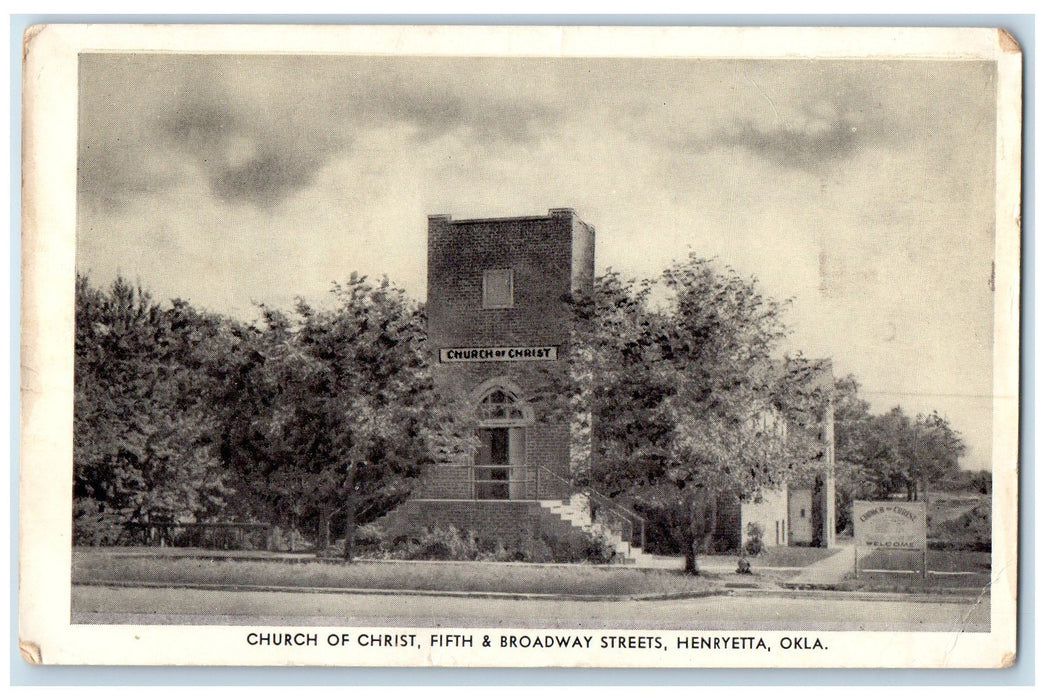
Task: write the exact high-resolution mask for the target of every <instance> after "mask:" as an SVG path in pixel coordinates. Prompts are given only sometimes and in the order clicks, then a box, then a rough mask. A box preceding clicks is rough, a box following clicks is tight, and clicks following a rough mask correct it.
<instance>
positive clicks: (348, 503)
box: [343, 464, 356, 562]
mask: <svg viewBox="0 0 1045 700" xmlns="http://www.w3.org/2000/svg"><path fill="white" fill-rule="evenodd" d="M355 537H356V468H355V465H354V464H353V465H351V466H349V468H348V478H347V479H346V480H345V550H344V553H343V557H344V560H345V561H346V562H350V561H352V556H353V545H354V543H353V540H354V539H355Z"/></svg>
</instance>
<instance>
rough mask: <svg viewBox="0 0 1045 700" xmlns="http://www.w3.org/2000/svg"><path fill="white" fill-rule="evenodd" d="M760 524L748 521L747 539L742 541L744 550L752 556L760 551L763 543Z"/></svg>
mask: <svg viewBox="0 0 1045 700" xmlns="http://www.w3.org/2000/svg"><path fill="white" fill-rule="evenodd" d="M762 534H763V532H762V526H761V525H759V524H758V523H748V525H747V540H745V541H744V551H745V552H746V553H748V554H750V555H751V556H753V557H757V556H758V555H759V554H761V553H762V549H763V548H764V546H765V545H764V544H763V541H762Z"/></svg>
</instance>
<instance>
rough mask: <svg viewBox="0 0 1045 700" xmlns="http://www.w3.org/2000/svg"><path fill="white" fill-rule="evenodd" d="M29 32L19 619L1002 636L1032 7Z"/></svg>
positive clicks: (867, 639) (506, 647) (700, 643)
mask: <svg viewBox="0 0 1045 700" xmlns="http://www.w3.org/2000/svg"><path fill="white" fill-rule="evenodd" d="M23 59H24V74H23V80H24V100H23V107H24V119H23V125H24V126H23V129H24V132H23V208H22V210H23V217H24V218H23V231H22V236H23V245H22V251H23V260H22V280H21V282H22V315H21V318H22V328H21V343H22V346H21V352H22V356H21V362H22V367H23V372H22V386H21V402H22V403H21V405H22V418H23V421H22V425H21V431H22V433H21V444H22V450H21V454H22V461H21V464H20V498H21V502H20V523H19V527H20V533H19V546H20V553H19V557H20V558H19V565H20V576H21V579H20V591H19V596H20V597H19V606H20V616H19V618H20V629H19V639H20V642H19V649H20V651H21V653H22V656H23V658H24V659H25V660H26V661H27V662H28V663H32V664H43V663H46V664H114V663H119V664H126V665H156V664H178V665H185V664H206V665H257V666H263V665H295V666H296V665H341V666H404V667H409V666H476V667H494V666H499V667H549V666H562V667H591V666H597V667H665V668H668V667H675V668H687V667H734V668H755V667H801V668H832V667H833V668H837V667H855V668H878V667H881V668H886V667H909V668H1005V667H1008V666H1011V665H1012V664H1013V663H1014V661H1015V652H1016V643H1015V641H1016V610H1017V593H1016V591H1017V589H1016V552H1017V548H1016V546H1017V541H1018V533H1017V519H1018V511H1017V504H1018V463H1017V445H1018V442H1017V437H1018V431H1017V427H1018V423H1019V410H1020V395H1019V377H1018V368H1019V290H1020V279H1019V269H1020V267H1019V264H1020V235H1021V234H1020V216H1019V212H1020V196H1021V180H1020V163H1021V157H1022V152H1021V109H1022V107H1021V105H1022V85H1021V62H1022V55H1021V49H1020V46H1019V44H1018V42H1017V41H1016V39H1015V38H1014V37H1013V36H1012V35H1011V34H1010V33H1009V32H1007V31H1005V30H1004V29H975V28H951V29H942V28H936V29H927V28H921V29H919V28H896V27H894V28H881V29H875V28H823V27H817V28H800V27H796V28H780V27H778V28H759V27H744V28H686V27H646V28H626V27H466V26H447V27H409V26H399V27H393V26H345V27H331V26H324V27H308V26H298V27H273V26H178V25H169V26H163V25H154V26H134V25H120V26H116V25H113V26H103V25H92V26H79V25H52V26H44V25H40V26H34V27H30V28H29V29H27V30H26V33H25V37H24V44H23ZM30 640H32V641H30ZM41 649H47V654H46V655H43V654H42V653H41Z"/></svg>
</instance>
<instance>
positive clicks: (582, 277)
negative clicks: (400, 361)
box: [425, 209, 595, 494]
mask: <svg viewBox="0 0 1045 700" xmlns="http://www.w3.org/2000/svg"><path fill="white" fill-rule="evenodd" d="M594 246H595V231H594V229H593V228H591V227H590V226H588V225H587V224H586V223H584V222H583V221H581V220H580V219H579V218H577V216H576V215H575V214H574V213H573V211H572V210H570V209H552V210H550V211H549V213H548V216H536V217H516V218H507V219H474V220H461V221H454V220H453V219H451V218H450V217H446V216H432V217H429V220H428V300H427V312H428V338H429V347H430V352H431V353H432V355H433V357H434V359H435V360H436V365H435V370H434V376H435V381H436V386H437V387H439V388H440V389H441V390H443V391H446V392H448V393H449V392H453V393H455V394H458V395H461V394H464V395H468V394H470V393H471V392H472V391H474V389H475V388H476V387H478V386H479V385H480V384H482V383H483V382H484V381H486V380H488V379H491V378H495V377H503V378H506V379H507V380H508V381H510V382H512V383H513V384H515V385H516V386H518V387H519V388H520V389H521V390H522V393H523V396H522V397H521V398H522V399H523V400H525V401H526V402H527V403H528V404H529V405H530V406H531V407H532V408H533V412H534V416H535V419H534V423H533V425H531V426H528V427H527V429H526V457H525V460H526V461H525V464H526V465H528V466H530V467H537V466H542V467H545V468H548V469H552V470H553V471H555V472H557V473H559V474H561V475H563V476H564V477H567V478H568V476H569V461H570V428H569V424H570V417H569V396H568V393H567V392H566V387H567V386H568V384H567V380H568V375H567V372H568V362H567V358H568V356H569V352H570V320H571V310H570V303H569V302H570V298H571V292H572V291H574V290H590V289H591V285H592V279H593V277H594V265H595V259H594V255H595V247H594ZM494 269H510V270H512V272H513V306H512V308H510V309H484V308H483V304H482V284H483V272H484V271H485V270H494ZM539 345H554V346H556V347H557V348H558V351H557V356H558V359H557V360H554V361H533V362H477V363H460V364H458V363H443V364H440V363H439V362H438V353H439V349H440V348H447V347H490V346H539ZM433 474H434V473H433ZM440 476H441V477H442V476H445V477H449V474H443V475H440ZM448 489H449V490H448ZM451 491H452V489H451V488H449V487H448V486H447V485H446V484H439V485H438V486H433V487H432V490H426V491H425V493H426V494H427V493H440V494H441V493H449V492H451Z"/></svg>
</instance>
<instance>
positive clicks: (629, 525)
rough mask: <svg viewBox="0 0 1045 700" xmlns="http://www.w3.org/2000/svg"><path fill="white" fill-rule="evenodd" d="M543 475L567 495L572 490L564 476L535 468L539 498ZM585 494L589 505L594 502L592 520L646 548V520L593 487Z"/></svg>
mask: <svg viewBox="0 0 1045 700" xmlns="http://www.w3.org/2000/svg"><path fill="white" fill-rule="evenodd" d="M545 477H550V481H552V482H555V483H556V484H557V485H559V486H561V487H562V488H563V492H564V493H566V494H567V495H568V494H570V493H571V492H572V491H573V484H572V483H571V482H570V481H569V480H568V479H566V478H564V477H562V476H561V475H559V474H556V473H555V472H553V471H552V470H550V469H548V468H547V467H538V468H537V488H538V498H540V480H541V479H542V478H545ZM585 495H586V496H587V497H588V499H589V507H591V505H590V504H591V503H594V504H595V508H594V515H595V517H593V518H592V521H593V522H598V523H599V524H600V525H604V526H607V527H609V529H610V531H611V532H615V533H616V534H617V535H618V536H619V537H620V538H621V539H622V540H624V541H625V542H627V543H628V544H629V545H633V546H637V547H640V548H641V549H645V548H646V520H645V518H643V517H642V516H641V515H639V514H638V513H635V512H634V511H631V510H629V509H627V508H625V507H623V506H621V505H619V504H617V503H615V502H614V501H613V500H611V499H610V498H608V497H606V496H604V495H602V494H601V493H599V492H598V491H596V490H595V489H587V491H586V492H585ZM600 513H601V514H602V520H601V521H600V520H599V517H598V516H599V514H600Z"/></svg>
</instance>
